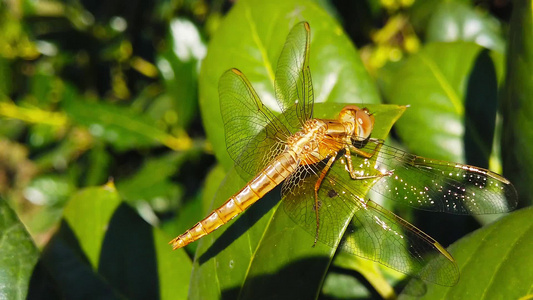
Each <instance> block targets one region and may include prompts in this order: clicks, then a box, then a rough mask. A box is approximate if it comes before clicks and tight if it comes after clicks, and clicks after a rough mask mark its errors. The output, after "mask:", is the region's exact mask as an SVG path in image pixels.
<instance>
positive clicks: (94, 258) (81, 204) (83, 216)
mask: <svg viewBox="0 0 533 300" xmlns="http://www.w3.org/2000/svg"><path fill="white" fill-rule="evenodd" d="M119 205H120V198H119V195H118V193H117V191H116V190H115V187H114V185H113V184H112V183H111V184H107V185H105V186H102V187H93V188H87V189H84V190H82V191H80V192H78V193H77V194H74V195H73V196H72V197H71V199H70V201H69V202H68V204H67V205H66V206H65V211H64V218H65V220H66V221H67V222H68V224H69V225H70V227H71V228H72V231H73V232H74V234H75V235H76V238H77V239H78V241H79V243H80V246H81V248H82V250H83V252H84V253H85V255H86V256H87V258H88V259H89V261H90V263H91V265H92V267H93V268H94V269H95V270H96V269H97V268H98V264H99V261H100V252H101V250H102V243H103V241H104V236H105V234H106V232H107V228H108V225H109V221H110V219H111V216H112V215H113V213H114V211H115V209H116V208H117V207H118V206H119Z"/></svg>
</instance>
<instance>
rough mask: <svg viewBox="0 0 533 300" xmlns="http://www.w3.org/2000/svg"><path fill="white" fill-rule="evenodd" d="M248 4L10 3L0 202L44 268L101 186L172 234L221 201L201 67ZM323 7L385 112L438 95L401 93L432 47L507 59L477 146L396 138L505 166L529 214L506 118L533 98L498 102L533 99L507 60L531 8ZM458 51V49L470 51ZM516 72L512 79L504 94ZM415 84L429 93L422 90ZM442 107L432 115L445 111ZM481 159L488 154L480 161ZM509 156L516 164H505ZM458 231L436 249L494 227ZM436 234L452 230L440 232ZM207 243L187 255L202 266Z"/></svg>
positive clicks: (521, 153) (2, 32)
mask: <svg viewBox="0 0 533 300" xmlns="http://www.w3.org/2000/svg"><path fill="white" fill-rule="evenodd" d="M235 2H236V1H221V0H211V1H208V0H157V1H139V0H129V1H125V0H106V1H100V0H92V1H82V0H70V1H54V0H48V1H33V0H3V1H1V2H0V201H1V202H4V203H3V204H2V205H6V204H7V206H8V207H9V208H4V209H6V210H8V209H9V210H12V211H13V212H14V214H11V216H12V217H13V216H14V215H16V217H13V222H15V223H16V222H18V221H17V220H16V218H18V219H20V221H21V223H22V224H23V225H24V227H25V229H26V230H27V231H28V232H29V237H31V238H30V241H31V243H34V244H35V246H36V248H34V250H29V251H30V253H33V257H34V258H33V259H30V260H29V261H30V262H33V263H35V261H36V260H37V258H38V257H39V254H38V253H40V252H41V251H42V250H43V249H46V247H47V245H50V241H51V239H53V237H54V235H55V234H57V232H58V229H59V228H60V225H61V224H62V222H63V221H62V218H64V209H65V206H66V205H67V203H68V202H69V199H71V197H74V196H75V195H80V193H83V192H84V191H86V190H87V188H91V187H93V188H94V187H101V186H104V185H105V184H106V183H108V185H107V187H110V188H111V189H114V188H116V192H117V193H118V196H119V198H120V199H121V200H122V202H124V203H126V204H127V206H128V209H129V208H132V210H134V211H136V213H137V214H138V216H140V217H141V218H142V219H144V221H146V222H147V223H148V224H150V225H151V226H153V227H156V228H159V229H161V231H162V232H163V233H164V234H166V235H167V236H169V237H171V236H174V235H176V234H179V233H181V232H182V231H184V230H185V229H187V228H188V227H189V226H190V225H192V224H194V223H195V222H196V221H198V220H199V219H201V218H202V217H203V216H204V214H205V210H206V206H208V205H206V204H205V203H206V202H205V201H204V202H202V196H203V193H204V188H203V187H204V181H205V180H206V177H207V176H208V174H210V172H211V174H213V172H212V170H213V168H214V167H215V165H216V159H215V156H214V151H213V146H212V143H211V142H210V140H209V139H208V138H206V132H205V130H204V128H205V126H206V124H205V123H206V122H209V120H202V118H201V114H200V105H199V91H198V87H199V76H200V75H199V74H200V70H201V67H202V62H203V59H204V58H205V56H206V54H207V52H208V44H209V42H210V41H211V40H212V38H213V36H216V35H217V30H218V28H219V26H221V24H222V23H223V21H224V18H225V16H226V14H227V13H228V12H229V11H230V10H231V9H232V7H233V6H234V5H235ZM303 2H306V1H303ZM311 2H314V4H313V5H316V6H318V7H320V8H321V9H322V10H324V11H326V12H327V14H328V15H329V16H331V17H332V18H333V19H335V20H336V22H338V24H340V26H341V27H342V29H343V30H344V31H345V33H346V35H347V36H348V37H349V39H350V40H351V42H352V43H353V44H354V45H355V47H356V48H357V49H358V50H359V55H360V58H361V61H362V63H363V65H364V66H365V68H366V71H367V72H368V74H369V76H370V78H371V79H372V81H373V82H374V83H375V86H376V88H377V92H378V95H379V97H378V98H379V99H381V100H380V101H381V102H382V103H395V104H413V105H414V104H416V103H417V101H421V102H423V101H426V100H428V99H421V100H412V101H411V100H409V103H405V101H404V100H405V99H408V98H401V97H400V98H395V97H396V96H397V95H400V94H401V95H404V94H405V93H407V92H409V91H404V90H403V89H402V88H401V87H399V85H402V83H397V82H396V81H395V78H398V76H400V77H403V76H407V75H406V74H409V72H408V71H405V69H403V70H402V68H403V67H405V65H406V63H407V64H409V59H410V58H411V57H413V56H416V55H417V53H420V52H421V51H422V53H425V54H426V55H430V54H428V53H431V51H432V50H431V49H430V50H427V49H428V47H434V48H439V46H435V43H439V42H441V43H452V42H458V41H461V42H468V43H472V44H475V45H476V46H475V47H479V49H481V50H479V51H485V54H486V55H485V56H483V55H480V56H478V58H477V59H478V60H479V59H489V60H492V61H493V64H492V65H493V66H492V67H490V68H488V69H482V70H481V71H480V72H481V74H488V73H490V74H491V76H492V77H491V78H489V79H488V80H489V81H490V80H492V85H491V86H486V85H484V84H485V83H486V82H487V81H483V80H484V79H483V80H481V81H480V84H481V85H482V86H481V87H478V89H477V90H476V91H479V90H488V91H487V94H486V95H482V97H483V98H484V99H485V100H487V99H488V100H487V101H488V102H484V104H483V105H477V106H476V105H474V106H472V107H473V108H472V107H470V108H469V107H468V106H467V107H466V108H465V110H466V111H468V112H471V113H472V115H473V116H475V117H473V118H472V120H473V121H472V122H477V124H481V125H477V127H476V126H471V128H474V129H473V131H469V130H468V129H466V130H465V131H461V134H460V135H461V137H460V140H465V141H467V140H468V138H465V137H464V136H465V135H467V136H468V134H471V133H472V132H474V134H473V135H474V136H475V137H476V138H477V139H479V141H478V142H479V143H475V145H473V146H471V148H468V147H469V146H465V147H466V148H465V149H467V150H465V151H463V150H460V151H457V150H454V149H453V147H452V148H451V149H450V146H449V145H448V146H446V145H443V146H442V149H439V148H432V150H431V149H430V150H427V151H426V150H425V149H423V145H422V146H420V144H424V141H423V139H422V141H421V142H413V143H411V144H409V139H410V137H411V136H416V135H417V134H416V133H412V132H411V133H410V131H409V130H412V129H409V128H407V129H401V128H402V126H405V125H401V124H398V129H397V130H394V131H393V132H392V137H393V138H394V139H395V140H394V141H391V142H392V143H393V144H394V145H398V146H402V147H405V148H406V149H408V150H409V151H411V152H415V153H417V154H422V155H427V156H431V157H436V158H441V159H446V160H452V161H459V162H467V163H471V164H475V165H478V166H481V167H487V168H489V167H490V168H491V169H492V170H494V171H496V172H499V173H502V172H504V175H506V176H508V177H510V179H511V180H512V181H513V182H515V178H517V179H516V181H517V182H516V183H515V185H516V187H517V189H518V190H519V194H520V195H524V198H521V199H523V200H521V201H522V203H521V206H527V205H528V204H529V203H530V201H531V200H530V199H531V198H530V197H531V196H530V194H529V192H528V190H529V187H528V182H530V181H528V180H529V179H530V178H531V176H533V175H531V173H532V172H528V173H527V174H523V173H521V168H520V167H519V166H526V164H531V155H530V152H525V151H529V150H527V148H528V147H529V146H530V145H531V143H529V142H528V139H525V141H522V142H518V140H519V137H528V138H529V137H532V134H531V127H528V124H530V122H529V123H528V121H520V120H517V122H518V121H519V122H518V123H519V124H515V123H516V122H515V123H513V122H512V121H508V122H505V121H502V120H504V119H505V118H503V119H502V114H503V115H505V113H506V112H507V113H512V111H513V110H512V109H513V107H515V108H516V106H519V107H521V108H522V109H524V115H525V116H527V115H528V113H529V112H530V108H529V106H530V105H529V106H528V105H527V104H524V103H527V101H526V102H523V103H522V102H515V103H514V104H508V105H505V104H502V102H501V103H499V104H498V99H504V98H505V97H506V95H507V96H509V95H522V96H521V98H520V97H518V98H520V99H527V98H528V96H527V95H529V96H531V92H530V91H531V90H530V89H529V90H528V89H527V86H528V85H531V74H529V79H524V80H525V81H523V80H522V79H520V78H523V77H522V76H523V75H524V74H527V72H528V71H527V68H524V69H522V70H519V71H518V72H517V73H513V72H512V70H511V71H510V70H509V68H510V66H513V64H516V65H517V66H518V65H520V62H514V61H512V59H510V58H509V57H506V53H508V51H509V48H510V47H512V45H510V43H509V41H510V40H511V39H510V35H512V33H510V28H511V23H512V21H511V16H512V12H513V8H514V7H515V6H516V5H518V4H513V3H512V2H511V1H510V0H463V1H460V0H457V1H439V0H426V1H415V0H365V1H339V0H331V1H328V0H316V1H311ZM517 2H520V3H522V1H517ZM523 2H524V3H525V2H527V1H523ZM520 5H522V4H520ZM523 7H525V9H524V11H525V13H526V15H529V19H527V18H528V17H527V16H526V17H524V18H525V19H526V22H531V5H529V6H527V5H525V6H523ZM527 20H529V21H527ZM529 24H530V23H529ZM515 26H519V25H515ZM529 30H530V31H529V33H531V28H529ZM282 38H283V39H284V37H282ZM518 39H520V37H518ZM528 43H531V37H529V42H528ZM516 47H518V48H519V49H522V50H523V49H526V50H527V49H529V50H531V48H527V46H524V47H522V46H519V45H518V46H516ZM521 47H522V48H521ZM460 49H461V48H454V50H453V51H459V56H461V55H460V54H461V52H460V51H461V50H460ZM476 49H478V48H476ZM424 51H429V52H424ZM468 51H469V50H465V53H468ZM476 51H478V50H476ZM527 51H528V50H527ZM527 51H525V52H526V53H529V52H527ZM454 53H455V54H457V52H454ZM476 53H478V52H476ZM479 53H481V52H479ZM439 55H440V54H439ZM465 55H468V54H465ZM476 55H477V54H476ZM529 55H530V53H529ZM420 57H422V58H423V57H427V56H422V55H421V56H420ZM529 57H531V56H529ZM443 59H446V58H445V56H443ZM506 60H507V61H506ZM457 63H458V64H460V63H461V61H460V60H457ZM526 65H527V64H526ZM398 72H404V73H398ZM406 72H407V73H406ZM412 72H417V71H416V69H413V70H412ZM506 72H507V73H506ZM520 72H522V73H520ZM529 72H530V70H529ZM398 74H402V75H398ZM506 74H507V77H506ZM505 78H508V79H507V82H509V81H510V80H511V79H512V81H513V82H514V86H512V87H510V86H509V84H508V85H505V83H506V81H505ZM510 78H511V79H510ZM528 80H529V81H528ZM521 82H522V85H520V84H521ZM517 85H518V87H517ZM524 86H526V89H525V90H522V92H520V91H521V90H520V89H521V88H523V87H524ZM403 87H407V88H409V89H410V91H411V92H415V91H414V90H413V86H408V85H403ZM517 89H518V90H517ZM317 94H318V93H317ZM465 94H467V91H465ZM405 97H408V96H405ZM480 97H481V96H480ZM489 100H490V101H489ZM517 101H518V99H517ZM437 103H438V99H437ZM517 103H522V104H517ZM430 105H438V104H430ZM469 109H470V110H469ZM432 113H433V112H430V114H429V115H428V117H429V118H438V117H436V116H434V115H433V114H432ZM483 118H485V119H488V120H485V119H483ZM480 120H481V121H480ZM524 120H527V117H524ZM467 127H468V126H467ZM404 128H405V127H404ZM469 128H470V127H469ZM465 132H466V133H465ZM502 132H503V133H504V137H503V139H504V140H503V141H504V143H506V144H507V145H509V146H510V147H509V148H507V150H506V149H502V147H501V141H502ZM479 133H481V134H479ZM483 133H486V134H483ZM505 133H507V134H505ZM424 134H426V133H424ZM532 138H533V137H532ZM529 141H531V139H529ZM417 143H418V144H417ZM436 143H437V144H439V143H441V142H440V141H437V142H436ZM516 143H518V146H516V145H515V144H516ZM441 144H442V143H441ZM513 145H515V146H513ZM461 147H462V146H461ZM520 147H522V148H520ZM468 149H470V150H468ZM480 149H481V150H480ZM524 149H526V150H524ZM469 153H482V155H473V156H470V157H469V156H468V155H469ZM502 154H503V155H504V157H507V158H508V161H506V160H505V159H504V160H502V159H501V157H502ZM521 157H524V159H525V161H524V160H521ZM215 172H219V173H220V172H221V171H220V170H218V171H217V169H215ZM109 182H113V183H114V186H113V184H111V183H109ZM522 182H524V183H522ZM204 197H205V195H204ZM207 203H209V202H207ZM8 215H9V214H7V213H6V215H4V217H5V218H4V220H8V219H9V218H8V217H6V216H8ZM79 217H80V218H84V216H83V215H80V216H79ZM423 221H424V220H422V221H421V222H423ZM425 221H426V222H430V223H431V222H432V220H425ZM5 222H7V221H5ZM434 222H435V221H434ZM460 222H462V223H460V224H461V225H457V227H460V228H461V229H460V230H459V229H458V233H457V234H456V235H442V236H440V239H439V238H437V240H439V241H441V242H442V243H443V244H445V245H448V244H450V243H452V242H454V241H455V240H457V239H458V238H460V237H461V236H463V235H464V234H465V232H468V231H471V230H474V229H476V228H478V227H479V226H480V224H483V222H484V221H483V220H482V219H481V220H477V221H476V220H474V219H472V218H470V219H467V220H466V219H465V220H463V219H461V220H460ZM478 222H481V223H478ZM465 224H467V225H465ZM452 227H453V226H452ZM465 227H466V229H464V228H465ZM3 230H5V228H4V229H3ZM433 234H435V235H437V236H439V232H438V230H435V232H434V233H433ZM433 234H432V236H433ZM28 247H30V246H28ZM195 247H196V246H195V245H191V246H190V248H187V256H188V259H189V264H190V260H191V258H192V257H193V256H194V251H195ZM30 248H31V247H30ZM82 248H83V246H82ZM37 249H39V250H37ZM29 270H30V271H28V272H29V274H31V268H29ZM43 272H44V271H43ZM45 273H46V272H45ZM33 276H36V275H35V274H34V275H33ZM44 277H46V276H44ZM52 277H53V278H55V279H54V280H58V279H57V277H54V276H52ZM184 280H186V279H184ZM52 281H53V280H52ZM42 282H48V283H50V281H46V280H43V281H41V285H39V286H40V287H41V288H42V286H43V285H45V284H44V283H42ZM55 284H56V288H55V292H54V293H56V294H53V293H52V292H51V293H52V294H53V295H60V294H61V292H57V291H58V290H61V288H58V287H57V286H58V285H57V282H55ZM50 289H52V290H53V289H54V288H50ZM184 289H185V290H186V288H184ZM44 290H46V289H44ZM49 292H50V290H49ZM126 294H127V293H126ZM326 294H327V292H326ZM8 295H10V294H8ZM30 295H31V293H30ZM63 295H65V294H63ZM33 296H35V294H33ZM324 297H325V298H327V297H326V296H324ZM331 297H332V296H331ZM8 298H9V297H8ZM133 298H135V297H133Z"/></svg>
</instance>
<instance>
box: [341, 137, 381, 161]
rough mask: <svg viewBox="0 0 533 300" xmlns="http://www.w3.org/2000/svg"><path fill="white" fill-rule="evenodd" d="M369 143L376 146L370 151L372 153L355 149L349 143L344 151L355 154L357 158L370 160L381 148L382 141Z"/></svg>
mask: <svg viewBox="0 0 533 300" xmlns="http://www.w3.org/2000/svg"><path fill="white" fill-rule="evenodd" d="M369 143H374V144H376V147H375V148H374V150H372V152H366V151H363V150H361V149H359V148H357V147H355V146H354V145H352V144H350V143H348V144H347V146H348V147H347V148H346V151H347V152H352V153H355V154H357V155H359V156H362V157H364V158H371V157H373V156H374V155H375V154H376V153H379V151H380V150H381V146H383V140H377V139H370V141H369Z"/></svg>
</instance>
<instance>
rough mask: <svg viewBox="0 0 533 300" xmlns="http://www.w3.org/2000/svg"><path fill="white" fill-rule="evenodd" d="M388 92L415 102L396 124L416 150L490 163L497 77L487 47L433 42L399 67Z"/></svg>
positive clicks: (395, 99)
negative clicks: (485, 48) (484, 48)
mask: <svg viewBox="0 0 533 300" xmlns="http://www.w3.org/2000/svg"><path fill="white" fill-rule="evenodd" d="M387 96H388V99H389V100H390V102H392V103H395V104H401V105H410V106H411V107H410V108H409V109H407V111H406V113H405V115H404V117H403V118H402V119H400V120H399V122H398V123H397V125H396V127H395V128H396V129H397V132H398V134H399V136H400V137H401V139H402V141H403V143H404V144H405V145H406V146H407V147H408V148H409V149H411V150H412V151H413V152H415V153H416V154H419V155H423V156H427V157H431V158H437V159H443V160H449V161H457V162H465V161H466V162H468V163H470V164H474V165H478V166H482V167H486V166H487V165H488V160H489V156H490V153H491V148H492V139H493V135H494V127H495V119H496V109H497V103H496V100H497V99H496V97H497V80H496V74H495V69H494V64H493V61H492V59H491V58H490V56H489V54H488V52H487V51H486V50H483V48H481V47H480V46H478V45H476V44H473V43H463V42H457V43H430V44H428V45H426V46H425V47H424V48H423V49H422V50H421V51H420V52H419V53H417V54H415V55H413V56H412V57H410V58H409V59H408V61H407V62H406V63H405V64H404V65H403V66H402V67H401V68H400V69H399V70H398V72H397V73H396V74H395V75H394V78H393V80H392V84H391V86H390V88H389V90H388V91H387Z"/></svg>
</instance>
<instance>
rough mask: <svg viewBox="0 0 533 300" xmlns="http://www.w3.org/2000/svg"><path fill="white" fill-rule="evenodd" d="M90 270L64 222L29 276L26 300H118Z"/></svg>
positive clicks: (116, 295) (109, 287) (110, 289)
mask: <svg viewBox="0 0 533 300" xmlns="http://www.w3.org/2000/svg"><path fill="white" fill-rule="evenodd" d="M121 298H123V297H122V296H121V295H118V294H117V293H116V292H115V291H114V290H113V289H112V288H111V286H109V285H108V283H107V282H106V281H105V280H104V279H103V278H102V277H101V276H99V275H98V274H97V273H95V272H94V271H93V269H92V268H91V265H90V263H89V261H88V260H87V257H85V255H84V254H83V251H82V249H81V248H80V245H79V243H78V240H77V239H76V236H75V235H74V233H73V232H72V229H71V228H70V227H69V225H68V224H67V222H65V221H62V222H61V226H60V228H59V231H58V232H57V233H56V234H55V235H54V236H53V237H52V239H51V240H50V242H49V243H48V244H47V246H46V247H45V248H44V250H43V252H42V253H41V257H40V258H39V261H38V263H37V265H36V266H35V268H34V270H33V274H32V276H31V279H30V285H29V289H28V297H27V299H121Z"/></svg>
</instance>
